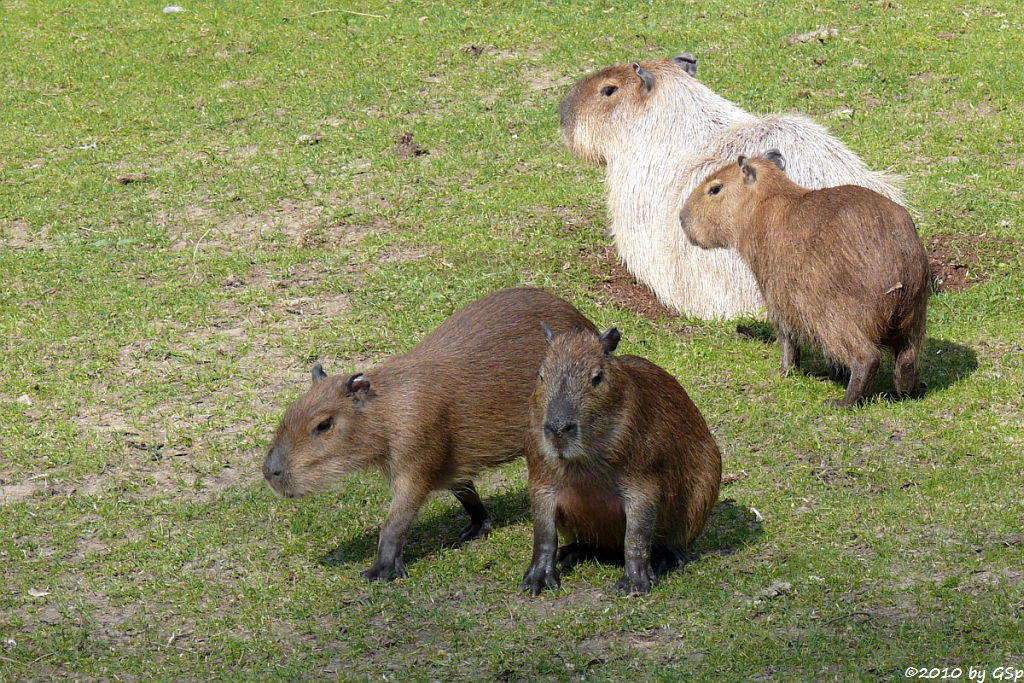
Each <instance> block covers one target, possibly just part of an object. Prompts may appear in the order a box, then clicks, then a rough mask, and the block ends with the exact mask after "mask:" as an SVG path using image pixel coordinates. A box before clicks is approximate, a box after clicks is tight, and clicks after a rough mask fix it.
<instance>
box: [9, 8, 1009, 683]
mask: <svg viewBox="0 0 1024 683" xmlns="http://www.w3.org/2000/svg"><path fill="white" fill-rule="evenodd" d="M207 4H208V5H209V6H203V5H196V6H186V11H185V12H182V13H178V14H163V13H162V12H161V11H160V9H161V5H160V4H156V5H154V4H146V3H137V2H127V3H101V2H95V1H93V0H87V1H86V2H80V3H76V6H75V7H74V8H68V7H65V6H64V5H63V4H60V3H48V2H32V3H29V2H9V3H5V6H4V7H3V9H2V10H0V16H2V17H3V20H2V21H0V51H2V52H3V54H4V55H6V57H5V59H4V60H3V61H2V63H0V81H2V85H3V87H2V88H0V107H2V111H3V112H4V114H3V117H2V120H0V272H2V273H3V278H2V280H0V348H2V351H3V352H2V355H0V454H2V457H0V565H2V566H3V568H4V570H3V577H4V581H3V583H2V584H0V642H3V643H4V645H3V648H2V649H0V678H2V679H24V678H29V679H39V678H48V677H74V678H87V679H88V678H113V677H120V678H125V677H129V678H145V679H149V678H156V679H167V678H175V679H177V678H186V679H188V678H209V677H212V678H245V679H248V678H257V677H259V678H263V677H279V678H293V677H294V678H298V677H313V676H317V677H319V676H337V677H341V678H355V679H358V678H371V677H372V678H377V677H386V678H392V677H401V678H413V679H434V678H453V677H455V678H511V679H533V678H556V679H566V678H573V679H575V678H595V679H603V678H609V679H610V678H616V679H617V678H623V677H626V676H630V677H644V678H653V679H674V678H680V677H685V678H698V679H703V678H711V677H721V678H729V679H736V678H746V679H755V680H768V679H772V678H774V679H778V680H791V679H795V678H804V679H806V678H809V679H826V678H843V679H847V678H852V677H858V678H878V677H884V678H900V677H902V676H903V674H904V671H905V670H906V668H907V667H910V666H915V667H919V668H922V667H923V668H930V667H944V666H948V667H958V666H959V667H961V668H963V669H964V670H965V671H966V669H967V667H968V666H974V667H976V668H978V667H982V668H986V669H987V670H988V671H989V673H990V674H991V672H992V671H993V670H994V668H995V667H997V666H1009V665H1012V666H1015V667H1017V668H1024V650H1022V647H1021V639H1020V633H1021V628H1022V616H1024V582H1022V577H1024V564H1022V560H1021V557H1022V552H1021V548H1022V544H1024V537H1022V534H1021V527H1022V525H1024V489H1022V487H1021V483H1020V472H1021V469H1022V465H1024V459H1022V456H1021V452H1022V445H1024V411H1022V404H1024V367H1022V365H1024V351H1022V348H1021V343H1022V342H1021V332H1020V330H1021V329H1022V327H1024V306H1022V294H1024V280H1022V277H1021V275H1020V272H1021V267H1022V265H1024V264H1022V262H1021V257H1020V253H1019V247H1018V245H1019V242H1020V239H1021V237H1022V225H1024V209H1022V208H1021V207H1022V206H1024V203H1022V201H1021V185H1022V176H1021V163H1022V162H1021V160H1022V159H1024V144H1022V142H1021V137H1020V131H1021V130H1022V129H1024V116H1022V114H1021V109H1020V106H1019V94H1020V92H1021V90H1022V89H1024V71H1022V70H1024V66H1022V64H1024V50H1022V48H1021V33H1022V31H1024V14H1022V12H1021V10H1020V8H1019V6H1018V5H1017V4H1016V3H1011V2H997V1H992V2H985V3H968V4H966V5H965V4H963V3H959V4H957V3H949V2H938V1H936V0H929V1H928V2H921V3H888V2H885V3H883V2H870V3H858V4H854V5H851V4H850V3H840V2H831V1H825V2H816V3H809V2H799V1H796V2H787V3H784V4H782V3H776V4H772V5H770V6H768V5H764V4H762V3H756V2H750V1H745V0H738V1H735V2H728V3H717V4H715V5H709V4H707V3H699V2H687V3H654V4H650V5H645V6H643V7H639V6H637V7H633V6H618V5H613V4H611V3H602V4H594V5H585V4H578V3H570V2H553V3H548V4H546V5H544V6H539V7H534V8H530V9H524V8H523V7H521V6H520V5H518V4H516V3H508V2H498V3H487V4H484V3H444V4H438V3H393V2H385V1H378V0H367V2H365V3H363V4H359V5H351V6H345V7H339V6H333V5H325V4H322V3H299V2H274V3H261V4H260V5H259V6H256V5H253V4H251V3H247V2H218V3H213V4H209V3H207ZM360 13H361V14H360ZM819 27H836V28H838V29H839V35H838V36H837V37H835V38H831V39H828V40H826V41H825V42H821V41H817V40H815V41H811V42H809V43H804V44H796V45H789V42H788V37H789V36H790V35H791V34H793V33H804V32H807V31H811V30H814V29H817V28H819ZM473 46H476V47H477V48H483V50H482V51H481V50H474V49H472V48H473ZM680 51H691V52H694V53H696V54H697V55H699V56H700V58H701V65H700V75H701V78H702V79H703V80H704V81H705V82H707V83H708V84H710V85H711V86H712V87H713V88H715V89H716V90H717V91H718V92H720V93H722V94H723V95H725V96H727V97H729V98H731V99H733V100H735V101H737V102H739V103H740V104H742V105H743V106H745V107H746V108H748V109H750V110H753V111H761V112H768V111H791V110H798V111H801V112H803V113H806V114H808V115H811V116H814V117H815V118H818V119H820V120H823V121H825V122H826V123H827V124H828V125H829V126H830V128H831V129H832V130H833V132H835V133H836V134H837V135H838V136H840V137H841V138H842V139H843V140H844V141H845V142H846V143H847V144H848V145H849V146H850V147H852V148H853V149H854V150H856V151H857V152H858V153H860V154H861V155H862V156H863V157H864V158H865V159H866V160H867V162H868V163H869V165H870V166H872V167H875V168H890V169H892V170H893V171H895V172H896V173H899V174H902V175H903V176H905V178H906V183H905V187H906V190H907V193H908V196H909V198H910V201H911V202H912V204H913V205H914V207H915V209H916V211H917V213H918V216H919V218H918V226H919V230H920V232H921V234H922V236H923V237H924V238H925V240H926V242H929V243H931V241H932V240H935V239H938V238H943V239H947V240H951V242H952V243H953V244H955V245H958V248H959V249H960V253H961V255H962V256H963V257H964V258H966V259H967V260H966V261H964V263H966V264H968V265H969V268H970V271H969V275H970V277H971V278H977V279H978V281H977V282H976V283H975V284H974V285H973V286H972V287H970V288H969V289H967V290H966V291H963V292H959V293H946V294H941V295H938V296H936V297H933V299H932V301H931V305H930V308H929V321H928V323H929V340H928V345H927V353H926V356H925V358H924V360H923V365H922V371H921V372H922V377H923V379H925V380H926V381H928V382H929V385H930V391H929V393H928V395H927V396H926V397H925V398H924V399H923V400H920V401H907V402H901V403H889V402H885V401H882V400H874V401H872V402H869V403H868V404H867V405H864V406H863V407H860V408H858V409H856V410H850V411H841V410H835V409H832V408H829V407H827V406H826V405H825V403H824V402H825V400H826V399H827V398H833V397H837V396H839V395H840V393H841V387H839V386H837V385H835V384H833V383H831V382H828V381H826V380H822V379H820V378H818V377H814V376H804V375H797V376H791V377H787V378H782V377H779V376H778V375H777V373H776V368H777V365H778V362H779V351H778V349H777V348H776V347H775V346H774V345H771V344H766V343H762V342H760V341H757V340H751V339H742V338H738V337H736V336H735V335H734V334H733V330H734V327H735V323H734V322H728V323H727V322H704V321H696V320H685V319H681V318H676V317H671V316H661V317H656V318H655V319H648V318H644V317H641V316H638V315H637V314H636V313H634V312H633V311H632V310H630V308H628V307H626V306H624V305H623V304H622V302H621V301H620V300H619V299H616V298H615V297H613V296H609V295H607V294H605V293H602V288H601V285H602V282H603V280H604V279H605V278H606V277H607V276H608V273H609V272H610V270H611V267H612V264H611V263H610V262H607V261H606V260H603V259H600V258H597V257H593V256H591V255H593V254H595V253H597V251H598V249H600V248H601V247H603V246H604V245H605V244H606V239H605V238H604V236H603V231H604V228H605V224H606V219H605V216H604V208H603V197H602V192H603V190H602V186H601V179H602V176H603V171H602V169H599V168H595V167H589V166H586V165H584V164H583V163H582V162H580V161H578V160H575V159H573V158H571V157H570V156H569V154H568V152H566V151H565V149H564V147H563V144H562V142H561V140H560V138H559V135H558V131H557V125H556V121H557V105H558V100H559V99H560V97H561V95H562V94H563V93H564V91H565V90H566V89H567V88H568V86H569V85H570V84H571V83H572V82H573V81H574V80H575V79H577V78H578V77H580V76H581V75H582V74H583V73H585V72H587V71H589V70H591V69H594V68H597V67H599V66H603V65H606V64H610V63H613V62H617V61H625V60H632V59H636V58H638V57H646V56H668V55H671V54H675V53H676V52H680ZM405 133H412V134H413V138H412V143H414V144H415V145H418V147H419V151H420V152H425V153H419V154H417V153H415V148H413V147H411V146H409V145H406V146H405V147H402V144H401V142H400V136H401V135H402V134H405ZM403 150H404V151H403ZM119 178H122V179H125V180H127V182H124V183H122V182H121V181H119ZM518 284H529V285H535V286H541V287H545V288H548V289H550V290H552V291H555V292H557V293H559V294H560V295H562V296H565V297H567V298H569V299H570V300H572V301H573V302H574V303H576V304H577V305H578V306H579V307H580V308H581V310H583V311H584V312H585V313H587V314H588V315H589V316H591V317H592V318H593V319H594V320H595V321H596V322H597V323H598V324H599V325H603V326H608V325H611V324H616V325H618V326H619V327H620V329H621V330H622V331H623V333H624V339H623V344H622V350H623V351H624V352H633V353H640V354H642V355H645V356H647V357H649V358H651V359H652V360H654V361H655V362H657V363H659V364H661V365H663V366H664V367H666V368H667V369H669V370H670V371H671V372H672V373H673V374H675V375H676V376H677V377H678V378H679V379H680V381H681V382H682V384H683V385H684V386H685V387H686V388H687V390H688V391H689V392H690V394H691V396H692V397H693V398H694V400H695V402H696V403H697V405H698V406H699V407H700V408H701V410H702V411H703V413H704V415H705V417H706V418H707V420H708V422H709V424H710V426H711V428H712V430H713V432H714V433H715V435H716V438H717V439H718V441H719V443H720V445H721V447H722V450H723V454H724V466H725V471H726V474H727V479H726V481H727V483H726V485H725V486H724V487H723V489H722V493H721V496H720V502H719V504H718V506H717V507H716V510H715V513H714V514H713V515H712V518H711V520H710V522H709V525H708V527H707V529H706V531H705V533H704V534H703V536H702V537H701V539H700V540H699V541H698V543H697V545H696V547H695V548H694V553H693V555H694V559H693V561H691V562H690V563H689V564H688V565H687V566H686V568H685V569H684V570H683V571H681V572H678V573H676V574H674V575H671V576H670V577H668V578H667V579H666V580H665V581H664V582H663V584H662V585H661V586H659V587H658V588H656V589H655V591H654V592H653V593H652V594H651V596H650V597H648V598H643V599H629V598H623V597H619V596H615V595H613V594H610V593H609V591H608V589H609V588H610V586H611V584H612V583H614V581H615V579H616V578H617V576H618V572H619V571H620V570H619V569H618V568H616V567H612V566H606V565H599V564H586V565H583V566H581V567H579V568H577V569H576V570H574V571H573V572H571V573H570V574H568V575H567V576H566V577H564V579H563V590H562V591H561V592H559V593H557V594H549V595H545V596H543V597H541V598H539V599H530V598H528V597H525V596H523V595H521V594H519V593H518V592H517V590H516V588H517V584H518V580H519V578H520V577H521V575H522V572H523V570H524V569H525V567H526V564H527V563H528V561H529V555H530V538H531V528H530V523H529V519H528V511H527V498H526V492H525V468H524V467H523V466H522V464H521V463H519V464H513V465H510V466H508V467H505V468H503V469H501V470H498V471H496V472H493V473H491V474H490V475H488V476H487V477H486V478H484V479H483V480H482V481H480V482H478V488H479V489H480V491H481V494H482V495H483V497H484V501H485V503H486V504H487V505H488V506H489V507H490V508H491V509H492V511H494V513H495V515H496V517H497V519H498V524H497V525H496V528H495V530H494V532H493V533H492V534H491V536H490V537H489V538H487V539H486V540H482V541H476V542H474V543H472V544H470V545H469V546H467V547H464V548H461V549H455V548H452V547H450V542H451V541H452V540H453V539H454V537H455V535H456V533H457V530H458V529H459V528H460V527H461V526H462V524H463V519H462V514H463V513H462V512H461V510H460V509H458V505H457V503H455V501H454V500H453V499H452V498H451V497H438V498H436V499H433V500H431V501H430V502H429V503H428V505H427V506H426V507H425V509H424V510H423V512H422V514H421V516H420V518H419V521H418V522H417V524H416V526H415V527H414V531H413V533H412V536H411V540H410V542H409V545H408V547H407V550H406V559H407V563H408V565H409V570H410V576H409V578H408V579H407V580H405V581H401V582H398V583H394V584H389V585H367V584H366V583H364V582H362V581H361V580H360V579H359V578H358V570H360V569H362V568H364V567H366V566H368V565H369V564H370V562H371V561H372V557H373V554H374V549H375V544H376V532H377V529H378V528H379V525H380V523H381V521H382V520H383V517H384V512H385V509H386V505H387V503H388V501H389V494H388V490H387V487H386V485H385V483H384V482H383V480H382V479H381V478H380V477H379V476H378V475H376V474H373V473H367V474H366V475H362V476H356V477H352V478H349V479H347V480H345V481H343V482H340V483H339V484H338V485H337V486H336V487H334V488H332V489H331V490H329V491H326V492H323V493H320V494H317V495H314V496H312V497H309V498H305V499H300V500H279V499H276V498H274V497H273V495H272V494H271V493H270V491H269V490H268V489H267V488H266V487H265V486H264V485H262V483H261V481H260V473H259V465H260V462H261V459H262V455H263V452H264V449H265V447H266V444H267V443H268V441H269V439H270V437H271V435H272V432H273V429H274V426H275V424H276V420H277V419H278V418H279V416H280V415H281V413H282V411H283V409H284V407H285V406H286V405H287V403H288V402H289V401H290V400H292V399H294V398H295V397H297V396H298V395H299V394H301V392H302V391H303V390H304V388H305V386H306V384H307V382H308V372H309V367H310V366H311V365H312V363H313V362H315V361H318V360H319V361H321V362H323V363H324V364H325V365H326V367H327V369H328V371H330V372H335V371H344V370H350V369H356V368H359V367H366V366H368V365H372V364H374V363H376V362H378V361H379V360H380V359H381V358H383V357H384V356H385V355H387V354H391V353H395V352H399V351H402V350H405V349H408V348H410V347H411V346H412V345H414V344H415V343H416V341H417V340H418V339H419V338H420V337H422V336H423V335H424V334H425V333H426V332H427V331H429V330H430V329H432V328H433V327H435V326H436V325H437V324H439V323H440V322H441V321H442V320H443V319H444V318H445V317H446V316H447V315H448V314H450V313H451V312H452V310H454V308H456V307H458V306H461V305H463V304H465V303H466V302H468V301H471V300H472V299H474V298H476V297H478V296H480V295H482V294H484V293H486V292H488V291H491V290H493V289H496V288H499V287H504V286H511V285H518ZM817 363H818V365H817V366H815V364H814V363H812V368H813V367H818V369H823V367H824V366H823V364H821V363H820V360H819V361H817ZM890 371H891V361H890V364H889V365H888V366H886V369H885V371H883V373H882V378H881V379H880V380H879V389H880V390H885V389H887V388H891V374H890ZM755 510H756V513H755Z"/></svg>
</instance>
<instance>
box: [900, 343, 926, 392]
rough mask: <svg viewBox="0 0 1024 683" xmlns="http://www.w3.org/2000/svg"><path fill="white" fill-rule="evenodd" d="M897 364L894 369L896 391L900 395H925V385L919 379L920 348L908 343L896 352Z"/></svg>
mask: <svg viewBox="0 0 1024 683" xmlns="http://www.w3.org/2000/svg"><path fill="white" fill-rule="evenodd" d="M894 356H895V359H896V365H895V368H894V369H893V374H894V375H895V377H894V379H895V383H896V393H897V395H899V396H910V397H911V398H920V397H921V396H923V395H924V385H922V384H919V383H918V381H917V357H918V349H917V347H916V346H914V345H912V344H908V345H907V346H905V347H904V348H902V349H901V350H899V351H897V352H896V353H895V354H894Z"/></svg>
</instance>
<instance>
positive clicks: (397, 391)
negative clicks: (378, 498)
mask: <svg viewBox="0 0 1024 683" xmlns="http://www.w3.org/2000/svg"><path fill="white" fill-rule="evenodd" d="M542 321H543V322H545V323H547V324H549V325H552V326H553V327H554V328H555V329H558V330H559V331H561V332H566V331H568V330H571V329H584V330H594V331H596V328H595V327H594V325H593V324H592V323H591V322H590V321H589V320H587V319H586V317H584V315H583V314H582V313H580V312H579V311H577V310H576V309H575V308H573V307H572V305H570V304H569V303H567V302H566V301H563V300H562V299H560V298H558V297H557V296H554V295H553V294H549V293H547V292H544V291H541V290H537V289H508V290H502V291H499V292H494V293H492V294H488V295H487V296H485V297H483V298H481V299H478V300H477V301H474V302H473V303H470V304H469V305H467V306H466V307H465V308H463V309H461V310H459V311H457V312H456V313H454V314H453V315H452V316H451V317H450V318H448V319H447V320H446V321H445V322H443V323H442V324H441V325H440V326H439V327H438V328H437V329H435V330H434V331H433V332H431V333H430V334H428V335H427V336H426V337H424V338H423V340H422V341H421V342H420V343H419V344H418V345H417V346H416V347H415V348H413V349H412V350H411V351H409V352H408V353H405V354H402V355H397V356H392V357H390V358H388V359H387V360H385V361H384V362H383V363H382V364H381V365H380V366H378V367H376V368H374V369H372V370H366V371H365V372H357V373H355V374H351V375H336V376H332V377H328V376H327V374H326V373H325V372H324V371H323V369H322V368H321V367H320V365H319V364H317V365H316V366H315V367H314V368H313V386H312V387H311V388H310V390H309V391H308V392H307V393H306V394H305V395H304V396H302V397H301V398H300V399H299V400H297V401H296V402H295V403H293V404H292V405H291V406H290V407H289V408H288V410H287V412H286V413H285V415H284V418H283V419H282V420H281V424H280V425H279V426H278V428H277V434H276V436H275V437H274V441H273V443H272V444H271V447H270V452H269V453H268V454H267V457H266V460H265V461H264V463H263V476H264V477H265V478H266V480H267V482H268V483H269V484H270V486H271V487H272V488H273V489H274V491H276V492H277V493H278V494H280V495H282V496H285V497H293V496H301V495H303V494H305V493H309V492H310V491H314V490H316V489H320V488H323V487H325V486H327V485H328V484H329V483H330V482H331V481H332V480H335V479H337V478H338V477H340V476H341V475H344V474H347V473H349V472H353V471H356V470H360V469H364V468H368V467H372V466H375V467H378V468H380V470H381V471H382V472H383V473H384V475H385V476H386V477H387V478H388V479H389V481H390V484H391V489H392V494H393V498H392V502H391V508H390V510H389V511H388V516H387V519H386V520H385V522H384V527H383V528H382V529H381V533H380V542H379V544H378V547H377V560H376V562H374V564H373V566H371V567H370V568H369V569H367V570H366V571H364V572H362V576H363V577H364V578H367V579H371V580H384V581H387V580H391V579H394V578H396V577H404V576H406V575H407V572H406V569H405V564H404V562H403V561H402V545H403V543H404V541H405V535H406V532H407V531H408V530H409V527H410V525H411V524H412V522H413V520H414V519H415V518H416V514H417V512H418V511H419V509H420V507H421V506H422V505H423V502H424V501H425V500H426V498H427V496H428V494H429V493H430V492H431V491H435V490H441V489H448V490H450V491H451V492H452V493H453V494H455V497H456V498H457V499H458V500H459V502H460V503H462V505H463V507H465V509H466V512H467V513H469V518H470V522H469V525H468V526H466V527H465V528H464V529H463V530H462V532H461V534H460V539H461V540H462V541H468V540H470V539H473V538H476V537H477V536H481V535H485V534H487V533H488V532H489V531H490V529H491V517H490V515H489V514H488V512H487V510H486V508H484V505H483V503H482V502H481V501H480V496H479V495H477V492H476V488H475V487H474V485H473V477H474V476H476V474H477V473H478V472H480V471H481V470H483V469H484V468H487V467H493V466H495V465H499V464H501V463H504V462H507V461H509V460H512V459H513V458H516V457H518V456H520V455H522V454H523V450H524V442H525V437H526V426H527V415H528V408H529V398H530V392H531V391H533V384H534V381H535V379H536V376H537V370H538V368H539V367H540V363H541V360H542V359H543V357H544V353H545V352H546V350H547V344H545V342H544V340H543V339H541V338H538V337H539V334H538V332H537V331H538V330H539V329H540V327H541V322H542Z"/></svg>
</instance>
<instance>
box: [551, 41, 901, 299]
mask: <svg viewBox="0 0 1024 683" xmlns="http://www.w3.org/2000/svg"><path fill="white" fill-rule="evenodd" d="M696 73H697V60H696V59H695V58H694V57H693V56H692V55H679V56H677V57H674V58H672V59H651V60H645V61H642V62H639V63H636V64H632V65H630V64H617V65H615V66H611V67H608V68H606V69H603V70H601V71H599V72H597V73H595V74H593V75H591V76H588V77H586V78H584V79H583V80H582V81H580V82H579V83H577V84H576V85H574V86H573V87H572V89H571V90H569V92H568V94H567V95H566V96H565V98H564V99H563V100H562V103H561V106H560V107H559V115H560V123H561V128H562V132H563V133H564V135H565V139H566V142H567V143H568V146H569V149H570V151H572V152H573V153H574V154H576V155H578V156H580V157H582V158H583V159H585V160H587V161H590V162H592V163H597V164H607V174H606V175H607V201H608V211H609V218H610V223H611V227H610V232H611V233H612V235H613V237H614V241H615V246H616V249H617V251H618V253H619V256H620V258H621V259H622V260H623V261H624V262H625V264H626V267H627V268H628V269H629V270H630V272H632V273H633V275H635V276H636V277H637V278H638V279H639V280H640V281H641V282H643V283H645V284H647V285H648V286H649V287H650V288H651V289H652V290H654V293H655V294H657V296H658V298H659V299H660V300H661V301H662V302H664V303H665V304H666V305H668V306H669V307H671V308H673V309H675V310H677V311H679V312H681V313H686V314H689V315H693V316H699V317H701V318H721V317H725V318H728V317H734V316H737V315H742V314H752V313H755V312H756V311H758V309H760V308H761V307H762V305H763V303H762V300H761V297H760V295H759V293H758V289H757V285H756V283H755V282H754V278H753V277H752V276H751V274H750V270H749V268H747V267H746V265H744V264H743V262H742V260H741V259H740V258H739V257H738V256H737V255H736V254H735V253H734V252H732V251H730V250H721V251H710V252H709V251H703V250H701V249H696V248H694V246H693V245H691V244H690V243H689V242H688V241H687V240H686V239H685V238H684V237H683V236H682V235H680V234H679V229H678V223H677V215H678V209H679V203H680V201H681V200H683V199H685V198H686V197H687V196H689V194H690V192H691V191H692V190H693V188H694V187H696V186H697V184H699V183H700V182H702V181H703V180H704V179H705V178H706V177H707V176H708V175H709V174H710V173H711V172H712V171H713V170H715V169H717V168H719V167H720V166H722V164H725V163H727V162H730V161H733V160H735V159H736V157H737V155H739V154H746V155H749V156H753V155H756V154H758V153H760V152H761V151H762V150H765V149H769V148H772V147H774V148H776V149H779V150H781V151H782V153H783V154H784V155H785V156H786V158H788V159H790V168H789V173H790V175H791V176H792V178H793V179H794V180H795V181H796V182H798V183H800V184H801V185H804V186H806V187H810V188H821V187H829V186H833V185H843V184H853V185H863V186H864V187H868V188H870V189H872V190H875V191H876V192H880V193H881V194H883V195H885V196H887V197H889V198H890V199H893V200H894V201H897V202H900V201H901V195H900V192H899V190H898V189H896V188H895V187H894V186H893V185H892V184H891V183H890V182H889V180H888V179H887V177H886V176H885V175H882V174H880V173H875V172H872V171H870V170H868V169H867V168H866V167H865V165H864V163H863V162H862V161H861V160H860V159H859V158H858V157H857V155H856V154H854V153H853V152H851V151H850V150H849V149H847V148H846V147H845V146H844V145H843V143H842V142H840V141H839V140H837V139H836V138H834V137H833V136H831V135H830V134H829V133H828V131H827V130H826V129H825V128H823V127H822V126H820V125H818V124H816V123H814V122H812V121H810V120H808V119H806V118H804V117H802V116H794V115H788V114H787V115H773V116H766V117H758V116H755V115H753V114H750V113H748V112H746V111H744V110H743V109H740V108H739V107H738V106H736V105H735V104H733V103H732V102H730V101H728V100H726V99H725V98H723V97H721V96H719V95H717V94H715V93H714V92H713V91H712V90H711V89H710V88H708V87H707V86H705V85H703V84H702V83H700V81H698V80H697V78H696V77H695V76H696Z"/></svg>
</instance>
